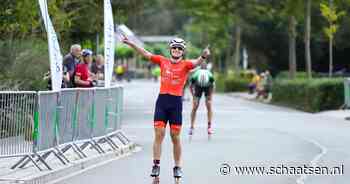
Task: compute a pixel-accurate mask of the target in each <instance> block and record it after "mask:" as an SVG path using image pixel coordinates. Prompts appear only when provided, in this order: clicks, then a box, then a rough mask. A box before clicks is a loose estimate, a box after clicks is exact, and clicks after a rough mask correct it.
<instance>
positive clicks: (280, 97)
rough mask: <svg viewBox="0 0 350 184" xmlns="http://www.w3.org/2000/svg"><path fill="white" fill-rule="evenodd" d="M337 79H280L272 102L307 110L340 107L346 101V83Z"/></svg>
mask: <svg viewBox="0 0 350 184" xmlns="http://www.w3.org/2000/svg"><path fill="white" fill-rule="evenodd" d="M343 81H344V80H343V79H342V78H337V79H313V80H308V79H295V80H278V81H276V82H275V83H274V85H273V88H272V94H273V98H272V102H273V103H275V104H279V105H284V106H289V107H292V108H296V109H299V110H303V111H307V112H319V111H323V110H331V109H338V108H339V107H340V106H341V105H342V104H343V102H344V84H343Z"/></svg>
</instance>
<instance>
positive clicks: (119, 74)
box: [115, 64, 124, 81]
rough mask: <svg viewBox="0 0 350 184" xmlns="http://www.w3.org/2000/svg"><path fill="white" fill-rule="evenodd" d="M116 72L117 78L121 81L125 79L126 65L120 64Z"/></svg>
mask: <svg viewBox="0 0 350 184" xmlns="http://www.w3.org/2000/svg"><path fill="white" fill-rule="evenodd" d="M115 71H116V72H115V73H116V74H117V80H118V81H121V80H122V79H123V75H124V67H123V65H121V64H119V65H118V66H117V68H116V70H115Z"/></svg>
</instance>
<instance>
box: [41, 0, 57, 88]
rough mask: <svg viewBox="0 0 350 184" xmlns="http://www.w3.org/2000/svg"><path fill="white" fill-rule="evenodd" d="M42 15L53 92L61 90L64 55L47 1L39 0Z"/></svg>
mask: <svg viewBox="0 0 350 184" xmlns="http://www.w3.org/2000/svg"><path fill="white" fill-rule="evenodd" d="M39 5H40V10H41V15H42V17H43V20H44V24H45V28H46V32H47V39H48V43H49V55H50V73H51V82H52V83H51V84H52V90H53V91H59V90H61V85H62V77H63V75H62V59H63V58H62V54H61V50H60V46H59V44H58V39H57V35H56V32H55V29H54V28H53V25H52V22H51V20H50V17H49V13H48V8H47V1H46V0H39Z"/></svg>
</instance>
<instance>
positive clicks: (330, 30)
mask: <svg viewBox="0 0 350 184" xmlns="http://www.w3.org/2000/svg"><path fill="white" fill-rule="evenodd" d="M320 8H321V12H322V15H323V17H325V19H326V20H327V22H328V24H329V25H328V27H326V28H324V32H325V34H326V36H327V37H328V39H329V77H332V75H333V41H334V36H335V33H336V32H337V30H338V27H339V25H338V21H339V19H340V18H341V17H342V16H345V14H346V13H345V11H339V12H338V10H337V7H336V5H334V4H333V0H329V4H328V5H327V4H326V3H321V4H320Z"/></svg>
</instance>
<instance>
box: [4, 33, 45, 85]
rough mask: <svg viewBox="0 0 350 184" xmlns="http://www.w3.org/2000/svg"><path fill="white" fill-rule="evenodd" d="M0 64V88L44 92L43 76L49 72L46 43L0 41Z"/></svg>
mask: <svg viewBox="0 0 350 184" xmlns="http://www.w3.org/2000/svg"><path fill="white" fill-rule="evenodd" d="M0 64H1V66H3V67H1V69H0V72H1V73H0V79H1V86H0V88H2V89H12V90H45V88H46V83H45V81H44V80H43V76H44V74H45V73H46V72H47V71H48V70H49V56H48V50H47V42H46V41H41V40H16V41H0Z"/></svg>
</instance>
